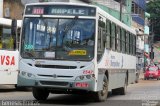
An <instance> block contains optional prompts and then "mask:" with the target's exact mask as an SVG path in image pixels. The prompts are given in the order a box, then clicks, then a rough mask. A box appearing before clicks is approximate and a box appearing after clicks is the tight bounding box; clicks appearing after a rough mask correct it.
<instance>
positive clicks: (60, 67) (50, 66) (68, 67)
mask: <svg viewBox="0 0 160 106" xmlns="http://www.w3.org/2000/svg"><path fill="white" fill-rule="evenodd" d="M35 66H36V67H40V68H58V69H76V68H77V67H76V66H62V65H41V64H40V65H39V64H36V65H35Z"/></svg>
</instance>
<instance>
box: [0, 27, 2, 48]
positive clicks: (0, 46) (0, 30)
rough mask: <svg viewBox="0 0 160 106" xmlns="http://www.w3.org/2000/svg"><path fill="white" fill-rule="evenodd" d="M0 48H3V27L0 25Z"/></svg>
mask: <svg viewBox="0 0 160 106" xmlns="http://www.w3.org/2000/svg"><path fill="white" fill-rule="evenodd" d="M0 49H2V27H0Z"/></svg>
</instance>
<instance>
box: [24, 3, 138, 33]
mask: <svg viewBox="0 0 160 106" xmlns="http://www.w3.org/2000/svg"><path fill="white" fill-rule="evenodd" d="M54 4H55V5H75V6H76V5H77V6H88V7H95V8H97V10H98V11H100V12H101V15H103V16H105V17H106V18H107V19H108V20H110V21H112V22H114V23H116V24H117V25H119V26H121V27H122V28H124V29H126V30H128V31H129V32H131V33H133V34H134V35H136V31H135V30H134V29H133V28H131V27H129V26H127V25H126V24H124V23H122V22H121V21H120V20H118V19H116V18H115V17H113V16H112V15H110V14H109V13H107V12H106V11H104V10H103V9H101V8H100V7H98V6H95V5H90V4H85V3H71V2H43V3H30V4H26V6H27V5H54Z"/></svg>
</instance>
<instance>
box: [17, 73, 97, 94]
mask: <svg viewBox="0 0 160 106" xmlns="http://www.w3.org/2000/svg"><path fill="white" fill-rule="evenodd" d="M17 85H18V86H25V87H43V88H51V89H52V88H53V89H54V88H56V89H57V88H58V89H72V90H74V89H75V90H86V91H94V88H95V79H87V80H78V81H76V80H56V79H55V80H47V79H37V78H27V77H23V76H21V75H19V76H18V84H17Z"/></svg>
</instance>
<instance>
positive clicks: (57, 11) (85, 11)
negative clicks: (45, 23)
mask: <svg viewBox="0 0 160 106" xmlns="http://www.w3.org/2000/svg"><path fill="white" fill-rule="evenodd" d="M25 14H26V15H66V16H95V15H96V8H94V7H86V6H75V5H38V6H37V5H29V6H27V7H26V11H25Z"/></svg>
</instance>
